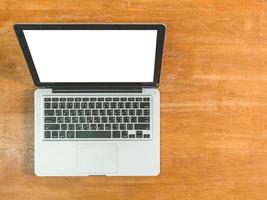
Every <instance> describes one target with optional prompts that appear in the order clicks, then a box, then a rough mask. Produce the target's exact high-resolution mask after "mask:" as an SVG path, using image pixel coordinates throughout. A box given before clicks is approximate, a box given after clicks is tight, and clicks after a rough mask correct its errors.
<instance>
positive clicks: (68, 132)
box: [67, 131, 75, 138]
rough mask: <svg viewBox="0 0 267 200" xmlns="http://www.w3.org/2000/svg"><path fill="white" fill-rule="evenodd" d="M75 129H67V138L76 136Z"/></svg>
mask: <svg viewBox="0 0 267 200" xmlns="http://www.w3.org/2000/svg"><path fill="white" fill-rule="evenodd" d="M74 135H75V133H74V131H67V138H74Z"/></svg>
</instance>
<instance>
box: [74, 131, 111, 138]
mask: <svg viewBox="0 0 267 200" xmlns="http://www.w3.org/2000/svg"><path fill="white" fill-rule="evenodd" d="M76 138H111V131H76Z"/></svg>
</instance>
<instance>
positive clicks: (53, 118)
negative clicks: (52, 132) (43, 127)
mask: <svg viewBox="0 0 267 200" xmlns="http://www.w3.org/2000/svg"><path fill="white" fill-rule="evenodd" d="M56 122H57V119H56V117H45V123H56Z"/></svg>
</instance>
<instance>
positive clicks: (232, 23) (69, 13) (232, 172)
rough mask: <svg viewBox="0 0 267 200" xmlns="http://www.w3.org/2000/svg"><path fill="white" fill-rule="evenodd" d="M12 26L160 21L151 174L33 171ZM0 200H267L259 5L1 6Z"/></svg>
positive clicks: (264, 60) (187, 1) (23, 73)
mask: <svg viewBox="0 0 267 200" xmlns="http://www.w3.org/2000/svg"><path fill="white" fill-rule="evenodd" d="M16 22H82V23H86V22H88V23H89V22H94V23H95V22H162V23H165V24H166V25H167V27H168V28H167V38H166V45H165V57H164V65H163V71H162V79H161V84H160V90H161V174H160V175H159V176H158V177H86V178H84V177H82V178H81V177H69V178H57V177H51V178H40V177H37V176H35V175H34V174H33V151H34V150H33V91H34V86H33V83H32V81H31V77H30V74H29V73H28V69H27V66H26V63H25V61H24V58H23V56H22V53H21V50H20V48H19V45H18V42H17V40H16V37H15V34H14V31H13V29H12V26H13V24H14V23H16ZM0 92H1V93H0V199H1V200H7V199H8V200H10V199H12V200H13V199H14V200H20V199H27V200H28V199H30V200H31V199H47V200H50V199H62V200H66V199H86V200H87V199H107V200H110V199H128V200H138V199H145V200H148V199H156V200H159V199H170V200H173V199H197V200H202V199H203V200H209V199H212V200H214V199H216V200H217V199H227V200H229V199H235V200H236V199H240V200H246V199H257V200H258V199H262V200H266V199H267V1H265V0H232V1H230V0H224V1H215V0H184V1H178V0H177V1H175V0H165V1H161V0H136V1H132V0H118V1H115V0H114V1H113V0H97V1H85V0H84V1H81V0H76V1H74V0H64V1H63V0H61V1H60V0H39V1H33V0H27V1H19V0H10V1H8V0H0Z"/></svg>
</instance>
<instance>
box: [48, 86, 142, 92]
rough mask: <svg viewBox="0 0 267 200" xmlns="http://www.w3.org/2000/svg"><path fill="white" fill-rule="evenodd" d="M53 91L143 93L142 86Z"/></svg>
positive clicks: (58, 89)
mask: <svg viewBox="0 0 267 200" xmlns="http://www.w3.org/2000/svg"><path fill="white" fill-rule="evenodd" d="M52 92H53V93H142V88H141V87H140V88H52Z"/></svg>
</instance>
